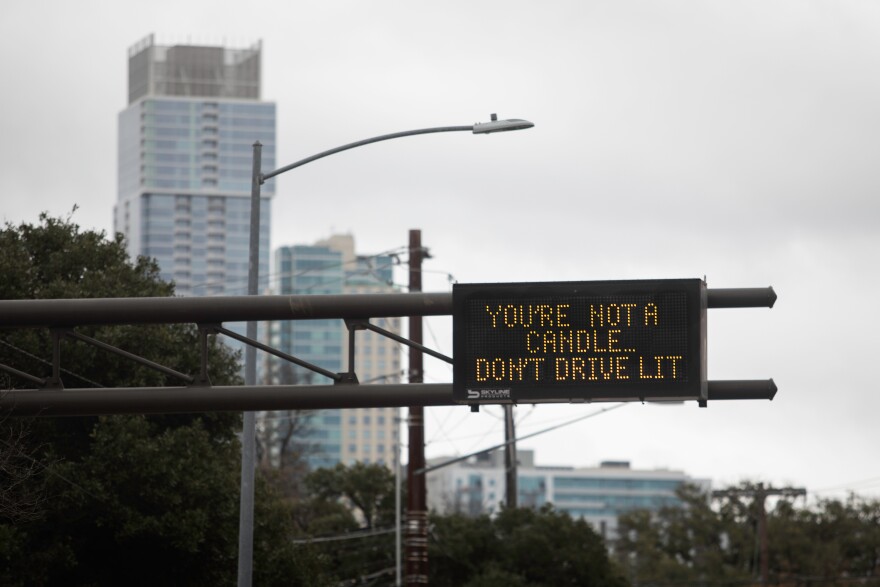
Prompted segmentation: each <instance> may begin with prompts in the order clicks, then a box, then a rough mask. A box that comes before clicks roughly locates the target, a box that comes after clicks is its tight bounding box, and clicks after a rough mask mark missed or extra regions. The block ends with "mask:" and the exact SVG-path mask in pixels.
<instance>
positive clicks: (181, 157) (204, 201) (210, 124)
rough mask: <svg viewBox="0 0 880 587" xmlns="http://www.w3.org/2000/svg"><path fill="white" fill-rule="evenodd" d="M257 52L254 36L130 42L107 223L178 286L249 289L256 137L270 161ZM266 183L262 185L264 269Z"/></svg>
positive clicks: (221, 291) (271, 137)
mask: <svg viewBox="0 0 880 587" xmlns="http://www.w3.org/2000/svg"><path fill="white" fill-rule="evenodd" d="M260 54H261V49H260V45H259V44H257V45H255V46H252V47H249V48H246V49H230V48H225V47H216V46H204V47H203V46H191V45H159V44H157V43H156V42H155V41H154V38H153V36H152V35H151V36H149V37H147V38H146V39H144V40H143V41H141V42H140V43H138V44H136V45H134V46H133V47H131V49H129V56H128V57H129V84H128V86H129V91H128V95H129V105H128V107H127V108H126V109H125V110H123V111H122V112H121V113H120V114H119V143H118V148H119V154H118V199H117V203H116V208H115V215H114V216H115V217H114V223H115V229H116V231H117V232H121V233H123V234H124V235H125V236H126V239H127V246H128V251H129V254H130V255H132V256H133V257H134V256H136V255H146V256H150V257H155V258H156V260H157V261H158V263H159V267H160V271H161V276H162V278H163V279H166V280H173V281H174V282H175V285H176V292H177V294H178V295H241V294H245V293H247V273H248V232H249V222H250V187H251V186H250V177H251V157H252V145H253V143H254V142H255V141H257V140H259V141H260V142H261V143H262V144H263V152H262V159H263V169H274V167H275V125H276V115H275V104H274V103H270V102H264V101H261V100H260V99H259V92H260ZM273 192H274V186H273V185H272V182H269V183H268V184H267V185H265V186H263V191H262V195H263V199H262V203H261V206H262V209H261V216H260V220H261V222H260V274H261V275H262V276H267V275H268V270H269V226H270V213H271V211H270V198H271V196H272V195H273ZM237 326H238V325H230V327H233V328H234V329H235V330H242V331H243V326H241V327H237Z"/></svg>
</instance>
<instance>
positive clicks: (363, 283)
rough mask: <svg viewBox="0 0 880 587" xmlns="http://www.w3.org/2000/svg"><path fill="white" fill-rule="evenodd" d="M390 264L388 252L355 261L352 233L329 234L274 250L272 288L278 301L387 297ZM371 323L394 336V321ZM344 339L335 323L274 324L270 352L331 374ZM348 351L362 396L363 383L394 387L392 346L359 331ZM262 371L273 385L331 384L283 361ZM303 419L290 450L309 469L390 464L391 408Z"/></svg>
mask: <svg viewBox="0 0 880 587" xmlns="http://www.w3.org/2000/svg"><path fill="white" fill-rule="evenodd" d="M394 264H395V259H394V257H393V256H391V255H387V254H380V255H369V256H365V255H356V254H355V247H354V238H353V237H352V236H351V235H334V236H332V237H330V238H328V239H325V240H322V241H319V242H317V243H315V244H313V245H295V246H288V247H281V248H280V249H278V250H277V251H276V252H275V265H276V273H275V281H274V282H273V283H275V284H277V286H276V287H277V291H278V293H280V294H284V295H291V294H297V295H311V294H350V295H357V294H371V293H372V294H374V293H392V292H394V291H395V288H394V287H393V285H392V277H393V276H392V268H393V266H394ZM375 323H376V324H377V325H378V326H380V327H382V328H384V329H386V330H390V331H392V332H395V333H400V329H401V321H400V319H399V318H387V319H377V320H376V322H375ZM347 337H348V334H347V330H346V328H345V324H344V322H343V321H342V320H339V319H336V320H296V321H279V322H276V323H274V324H273V326H272V342H273V345H274V346H275V348H278V349H280V350H282V351H284V352H286V353H288V354H291V355H294V356H295V357H297V358H299V359H302V360H304V361H307V362H309V363H311V364H313V365H317V366H319V367H321V368H323V369H327V370H328V371H332V372H334V373H339V372H342V371H344V370H345V369H346V368H347V365H348V359H349V356H348V352H349V351H348V345H347V344H346V341H347V340H348V338H347ZM355 353H356V361H355V362H356V366H357V368H356V372H357V375H358V377H359V378H360V383H361V384H363V385H364V393H369V391H368V389H367V387H366V386H368V385H369V384H370V383H399V382H400V375H401V364H400V345H399V344H398V343H396V342H394V341H392V340H390V339H388V338H385V337H382V336H379V335H377V334H375V333H373V332H367V331H361V332H359V333H358V334H357V345H356V348H355ZM267 371H268V372H269V373H270V377H271V378H272V379H273V380H274V382H276V383H284V384H298V383H312V384H321V383H327V384H329V383H332V381H330V380H329V379H327V378H326V377H324V376H322V375H318V374H316V373H314V372H312V371H309V370H308V369H304V368H301V367H298V366H296V365H292V364H290V363H287V362H281V361H274V362H272V363H271V366H270V367H269V368H268V369H267ZM276 416H277V415H276ZM307 418H308V419H307V421H306V422H305V425H304V427H303V429H302V430H301V434H300V437H298V438H297V439H296V444H298V445H299V447H298V448H299V450H301V451H302V453H303V454H302V457H303V459H304V460H305V462H306V463H307V464H308V466H309V468H311V469H315V468H318V467H332V466H334V465H336V464H337V463H346V464H351V463H355V462H362V463H376V464H381V465H386V466H389V467H392V468H393V467H394V466H396V465H397V446H398V439H399V435H400V425H399V421H398V410H397V409H396V408H369V409H367V408H363V409H339V410H320V411H315V412H311V413H310V414H308V416H307ZM271 425H272V421H271V420H269V421H267V427H270V426H271ZM269 436H271V434H269ZM295 448H296V447H295ZM270 450H271V449H270ZM272 458H279V456H276V455H273V456H272Z"/></svg>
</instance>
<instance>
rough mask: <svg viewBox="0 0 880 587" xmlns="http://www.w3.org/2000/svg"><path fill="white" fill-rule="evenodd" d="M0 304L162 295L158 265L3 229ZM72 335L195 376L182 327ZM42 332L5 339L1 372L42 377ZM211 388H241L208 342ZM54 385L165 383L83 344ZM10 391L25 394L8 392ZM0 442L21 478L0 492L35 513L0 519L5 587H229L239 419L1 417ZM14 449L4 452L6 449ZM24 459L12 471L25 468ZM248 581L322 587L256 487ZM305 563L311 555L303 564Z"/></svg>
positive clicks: (107, 248)
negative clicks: (10, 493)
mask: <svg viewBox="0 0 880 587" xmlns="http://www.w3.org/2000/svg"><path fill="white" fill-rule="evenodd" d="M0 270H2V274H3V276H4V279H3V280H2V281H0V298H3V299H38V298H60V297H65V298H77V297H136V296H169V295H173V292H174V287H173V284H170V283H166V282H163V281H162V280H160V279H159V268H158V266H157V264H156V263H155V261H153V260H150V259H146V258H143V257H141V258H138V259H137V260H136V261H134V262H129V259H128V257H127V254H126V252H125V247H124V243H123V239H122V237H121V235H117V236H116V237H115V238H114V239H107V238H106V236H105V235H104V233H102V232H94V231H82V230H80V228H79V227H78V226H77V225H76V224H74V223H73V222H72V221H71V220H70V218H67V219H57V218H51V217H49V216H48V215H45V214H43V215H41V217H40V222H39V224H37V225H31V224H22V225H20V226H12V225H9V224H7V225H6V226H5V228H4V229H2V230H0ZM77 330H78V331H80V332H82V333H84V334H87V335H89V336H93V337H95V338H97V339H99V340H102V341H105V342H108V343H110V344H112V345H114V346H117V347H119V348H122V349H125V350H127V351H130V352H133V353H135V354H137V355H141V356H144V357H147V358H149V359H151V360H153V361H156V362H158V363H160V364H163V365H167V366H169V367H171V368H173V369H175V370H178V371H182V372H188V373H196V372H197V371H198V366H199V353H198V344H197V342H198V334H197V331H196V329H195V328H194V327H193V326H192V325H159V326H114V327H82V328H78V329H77ZM50 342H51V341H50V334H49V333H48V332H46V331H45V330H16V331H13V332H9V333H4V334H3V344H2V345H0V362H2V363H5V364H12V365H14V366H16V367H17V368H19V369H20V370H23V371H25V372H28V373H33V374H41V373H45V372H46V371H47V369H48V367H47V364H48V361H47V359H48V357H50V356H51V352H50V349H51V346H50ZM209 357H210V358H209V360H210V364H209V371H210V374H211V378H212V381H213V382H214V383H215V384H220V385H228V384H234V383H237V382H239V381H240V380H239V376H238V371H239V366H238V362H237V357H236V356H235V355H234V354H233V353H232V352H230V351H229V349H228V348H226V347H225V346H223V345H222V344H221V343H220V342H219V341H217V340H213V339H212V340H211V341H210V353H209ZM63 365H64V366H65V367H66V370H65V371H64V372H63V374H62V379H63V380H64V381H65V382H73V384H74V385H75V386H77V387H92V386H100V385H103V386H108V387H111V386H160V385H165V384H168V383H173V384H175V385H178V384H179V382H178V381H170V380H169V379H168V378H167V377H166V376H165V375H163V374H161V373H158V372H156V371H153V370H151V369H148V368H146V367H143V366H140V365H136V364H134V363H132V362H131V361H127V360H126V359H123V358H121V357H118V356H116V355H113V354H109V353H106V352H104V351H102V350H100V349H97V348H95V347H92V346H90V345H85V344H81V343H71V342H65V343H64V345H63ZM8 384H9V385H10V386H14V385H24V386H29V385H30V384H28V383H26V382H20V381H15V380H14V379H12V380H9V381H8ZM0 426H2V432H3V436H2V438H4V439H8V438H10V437H9V434H15V432H14V431H15V429H16V428H15V427H16V426H19V427H21V426H23V427H24V428H22V429H23V430H24V431H25V432H26V433H25V434H24V435H18V436H14V437H13V440H14V441H15V442H13V443H10V442H7V444H6V445H4V447H5V448H6V449H7V450H13V449H14V450H16V451H18V453H17V454H19V455H26V456H25V457H19V461H18V462H19V469H20V464H21V462H23V461H24V462H29V463H31V464H34V467H33V468H32V470H31V471H30V474H29V475H27V476H26V477H25V478H23V479H22V478H21V476H20V475H19V477H18V478H16V477H15V476H13V475H10V474H9V472H8V471H7V469H6V468H0V475H2V477H0V485H2V487H3V488H4V490H8V489H9V488H10V483H17V485H15V486H14V487H15V492H16V493H15V494H16V495H19V496H24V497H26V498H28V499H30V500H31V501H32V502H34V503H36V504H38V507H37V508H36V509H34V511H33V513H32V515H31V516H29V517H27V518H25V519H22V518H20V517H19V518H16V517H15V516H13V515H9V512H8V511H3V512H0V583H2V584H4V585H25V584H28V585H30V584H60V583H64V584H67V585H111V584H126V585H158V584H205V585H208V584H210V585H223V584H232V583H234V582H235V577H236V560H237V534H238V483H239V480H238V475H239V470H240V469H239V456H238V455H239V445H238V441H237V438H236V429H237V428H238V427H239V426H240V416H239V415H238V414H232V413H214V414H175V415H165V416H149V417H146V416H138V415H133V416H105V417H85V418H59V419H51V418H38V419H20V418H16V417H14V411H13V412H12V417H8V418H6V419H5V420H4V421H3V422H0ZM10 447H12V448H10ZM22 459H23V461H22ZM255 517H256V528H255V537H256V538H255V545H254V547H255V564H254V569H255V581H256V582H257V583H259V584H273V583H275V582H278V581H279V580H281V579H282V578H285V577H286V579H287V580H288V581H292V582H294V583H296V581H297V577H299V578H300V579H301V583H302V584H320V583H321V572H322V571H321V568H320V560H319V559H317V558H315V557H312V556H294V555H295V554H298V553H294V547H293V545H291V544H290V542H289V540H288V538H289V533H290V528H291V524H292V522H291V513H290V511H289V508H287V507H285V506H284V505H283V504H281V502H280V501H279V500H278V498H277V496H276V495H275V494H273V493H272V492H271V491H270V490H269V489H268V488H267V487H266V485H265V484H263V483H260V484H258V486H257V505H256V512H255ZM306 554H308V553H306Z"/></svg>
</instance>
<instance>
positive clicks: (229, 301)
mask: <svg viewBox="0 0 880 587" xmlns="http://www.w3.org/2000/svg"><path fill="white" fill-rule="evenodd" d="M706 291H707V300H708V301H707V304H708V307H709V308H710V309H711V308H751V307H754V308H758V307H764V308H769V307H772V306H773V304H774V303H775V302H776V293H775V292H774V291H773V288H772V287H766V288H742V289H708V290H706ZM451 314H452V294H451V293H410V294H340V295H295V296H228V297H203V298H93V299H74V300H0V329H3V328H29V327H30V328H40V327H44V328H65V327H66V328H72V327H74V326H86V325H107V324H171V323H193V324H220V323H223V322H247V321H249V320H257V321H260V320H308V319H318V318H342V319H346V318H349V319H357V318H375V317H379V316H381V317H385V318H391V317H401V316H448V315H451Z"/></svg>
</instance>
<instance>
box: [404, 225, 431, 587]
mask: <svg viewBox="0 0 880 587" xmlns="http://www.w3.org/2000/svg"><path fill="white" fill-rule="evenodd" d="M423 258H424V250H423V249H422V231H421V230H410V231H409V291H410V293H415V292H420V291H422V259H423ZM409 338H410V340H411V341H412V342H414V343H417V344H422V317H421V316H410V317H409ZM423 381H424V377H423V372H422V351H421V350H419V349H416V348H410V351H409V383H411V384H412V383H422V382H423ZM408 429H409V464H408V466H407V471H406V478H407V479H406V481H407V496H406V502H407V507H406V532H405V536H404V553H405V557H404V560H405V563H404V565H405V576H404V584H405V585H406V586H407V587H415V586H420V585H427V584H428V506H427V501H428V500H427V488H426V483H425V475H416V474H415V472H416V471H418V470H420V469H424V468H425V409H424V408H423V407H422V406H411V407H410V408H409V428H408Z"/></svg>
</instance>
